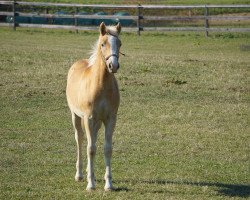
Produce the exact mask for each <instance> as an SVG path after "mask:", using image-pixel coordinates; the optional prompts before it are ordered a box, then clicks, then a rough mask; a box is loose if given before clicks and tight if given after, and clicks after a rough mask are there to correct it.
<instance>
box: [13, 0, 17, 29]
mask: <svg viewBox="0 0 250 200" xmlns="http://www.w3.org/2000/svg"><path fill="white" fill-rule="evenodd" d="M15 30H16V0H14V1H13V31H15Z"/></svg>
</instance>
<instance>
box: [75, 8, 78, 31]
mask: <svg viewBox="0 0 250 200" xmlns="http://www.w3.org/2000/svg"><path fill="white" fill-rule="evenodd" d="M77 13H78V8H77V7H76V8H75V15H77ZM77 26H78V19H77V17H76V16H75V31H76V33H78V29H77Z"/></svg>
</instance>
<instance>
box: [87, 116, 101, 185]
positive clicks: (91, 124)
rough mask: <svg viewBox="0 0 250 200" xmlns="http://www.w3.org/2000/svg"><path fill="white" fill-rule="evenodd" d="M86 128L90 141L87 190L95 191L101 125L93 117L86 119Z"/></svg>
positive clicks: (88, 147)
mask: <svg viewBox="0 0 250 200" xmlns="http://www.w3.org/2000/svg"><path fill="white" fill-rule="evenodd" d="M84 126H85V130H86V136H87V140H88V146H87V157H88V165H87V181H88V185H87V188H86V190H94V189H95V175H94V159H95V155H96V139H97V131H98V128H99V127H98V126H99V123H98V122H96V121H95V120H94V119H93V116H92V115H91V116H86V117H84Z"/></svg>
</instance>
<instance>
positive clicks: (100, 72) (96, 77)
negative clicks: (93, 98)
mask: <svg viewBox="0 0 250 200" xmlns="http://www.w3.org/2000/svg"><path fill="white" fill-rule="evenodd" d="M92 76H93V77H92V78H93V79H92V80H93V81H94V84H95V85H96V87H97V89H104V88H105V86H107V85H108V84H109V83H110V81H109V80H110V78H111V76H112V75H111V74H109V73H108V72H107V69H106V64H105V62H104V60H103V58H102V57H101V54H100V53H99V54H98V56H97V59H96V62H95V63H94V64H93V66H92Z"/></svg>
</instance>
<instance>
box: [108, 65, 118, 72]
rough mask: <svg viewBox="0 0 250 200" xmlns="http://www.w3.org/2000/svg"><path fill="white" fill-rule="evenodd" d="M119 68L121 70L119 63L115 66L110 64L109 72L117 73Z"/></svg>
mask: <svg viewBox="0 0 250 200" xmlns="http://www.w3.org/2000/svg"><path fill="white" fill-rule="evenodd" d="M119 68H120V64H119V63H117V65H114V64H113V63H112V62H110V63H109V65H108V71H109V72H110V73H116V72H117V70H118V69H119Z"/></svg>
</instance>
